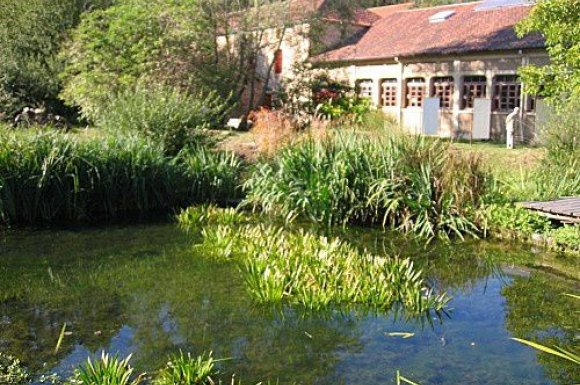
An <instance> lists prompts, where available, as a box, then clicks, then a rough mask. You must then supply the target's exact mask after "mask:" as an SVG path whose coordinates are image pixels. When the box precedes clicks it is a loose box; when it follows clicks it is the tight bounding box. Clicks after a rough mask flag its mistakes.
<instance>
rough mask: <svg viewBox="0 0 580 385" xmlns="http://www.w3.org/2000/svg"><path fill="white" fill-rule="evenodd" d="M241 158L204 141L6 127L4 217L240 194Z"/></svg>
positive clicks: (66, 216) (221, 199) (46, 218)
mask: <svg viewBox="0 0 580 385" xmlns="http://www.w3.org/2000/svg"><path fill="white" fill-rule="evenodd" d="M241 169H242V164H241V162H240V161H239V160H238V158H237V157H236V156H235V155H233V154H230V153H215V152H212V151H209V150H207V149H205V148H201V147H199V148H195V149H189V150H185V151H182V152H180V153H179V154H178V156H177V157H175V158H169V157H167V156H165V155H164V154H163V152H162V151H161V150H160V149H159V147H158V146H157V145H156V144H155V143H153V142H152V141H150V140H147V139H140V138H135V137H123V136H117V137H109V138H94V139H83V140H81V139H79V138H77V137H74V136H73V135H64V134H58V133H45V134H43V133H32V134H20V133H7V132H5V133H0V221H3V222H5V223H8V224H28V225H37V224H41V223H53V222H62V221H80V220H88V219H91V220H93V219H114V218H119V217H123V216H127V215H144V214H148V213H156V212H157V213H163V212H168V211H172V210H174V209H176V208H179V207H185V206H188V205H190V204H193V203H204V202H217V203H222V204H223V203H225V202H227V201H228V200H230V199H234V198H237V197H239V194H240V190H239V188H238V186H239V184H240V179H239V178H240V173H241Z"/></svg>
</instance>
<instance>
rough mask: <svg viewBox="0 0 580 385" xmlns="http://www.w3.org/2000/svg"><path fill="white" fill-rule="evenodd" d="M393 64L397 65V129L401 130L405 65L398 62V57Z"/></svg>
mask: <svg viewBox="0 0 580 385" xmlns="http://www.w3.org/2000/svg"><path fill="white" fill-rule="evenodd" d="M395 62H396V63H398V64H399V76H398V78H399V79H397V82H398V85H397V108H398V113H397V120H398V121H399V127H401V128H403V104H404V103H403V97H404V94H403V88H404V87H403V86H404V84H403V75H404V70H405V65H404V64H403V63H402V62H401V61H400V60H399V57H398V56H397V57H395Z"/></svg>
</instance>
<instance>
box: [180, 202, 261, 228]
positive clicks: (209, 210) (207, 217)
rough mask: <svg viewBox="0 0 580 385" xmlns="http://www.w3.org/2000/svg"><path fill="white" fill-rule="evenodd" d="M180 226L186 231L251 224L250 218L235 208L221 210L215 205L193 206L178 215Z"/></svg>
mask: <svg viewBox="0 0 580 385" xmlns="http://www.w3.org/2000/svg"><path fill="white" fill-rule="evenodd" d="M177 221H178V223H179V226H180V227H181V228H182V229H183V230H186V231H190V230H195V229H199V228H201V227H203V226H206V225H215V224H221V225H227V226H236V225H240V224H244V223H249V221H250V217H248V216H247V215H245V214H244V213H242V212H240V211H239V210H238V209H235V208H231V207H229V208H220V207H217V206H215V205H201V206H192V207H188V208H187V209H184V210H182V211H181V213H179V215H177Z"/></svg>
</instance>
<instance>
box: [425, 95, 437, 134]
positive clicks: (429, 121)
mask: <svg viewBox="0 0 580 385" xmlns="http://www.w3.org/2000/svg"><path fill="white" fill-rule="evenodd" d="M438 131H439V98H425V100H424V101H423V135H437V132H438Z"/></svg>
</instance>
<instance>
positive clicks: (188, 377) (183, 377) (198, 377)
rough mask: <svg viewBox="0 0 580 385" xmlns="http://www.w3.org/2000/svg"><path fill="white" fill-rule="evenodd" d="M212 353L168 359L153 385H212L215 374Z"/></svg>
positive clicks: (175, 356) (180, 353)
mask: <svg viewBox="0 0 580 385" xmlns="http://www.w3.org/2000/svg"><path fill="white" fill-rule="evenodd" d="M215 363H216V360H214V358H213V357H212V353H211V352H210V353H209V354H207V355H205V354H203V355H200V356H197V357H193V356H192V355H191V353H187V354H184V353H183V352H179V355H174V356H172V357H170V359H169V361H168V362H167V364H166V365H165V366H164V367H163V368H162V369H161V370H160V371H159V373H158V375H157V377H156V378H155V380H154V381H153V383H154V384H155V385H213V384H214V383H215V381H214V380H213V377H215V375H216V374H217V371H216V369H215Z"/></svg>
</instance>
